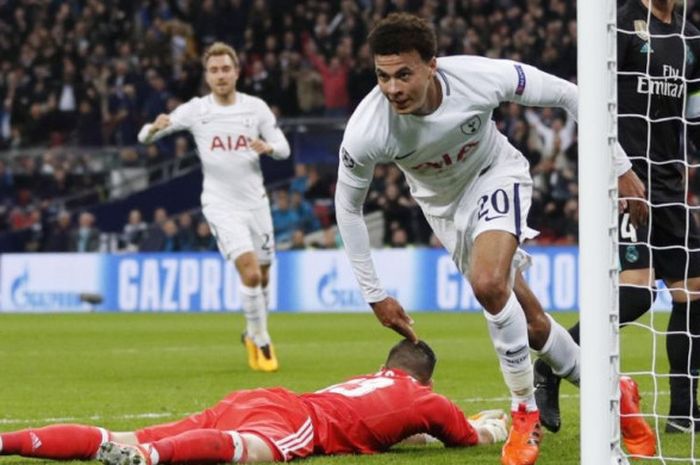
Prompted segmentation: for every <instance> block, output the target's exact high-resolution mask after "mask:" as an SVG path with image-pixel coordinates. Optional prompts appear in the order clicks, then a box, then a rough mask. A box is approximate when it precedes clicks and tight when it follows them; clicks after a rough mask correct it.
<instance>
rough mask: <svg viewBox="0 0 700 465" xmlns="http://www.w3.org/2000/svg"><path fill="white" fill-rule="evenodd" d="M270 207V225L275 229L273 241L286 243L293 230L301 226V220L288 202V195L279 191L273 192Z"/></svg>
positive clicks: (281, 190) (284, 191) (283, 191)
mask: <svg viewBox="0 0 700 465" xmlns="http://www.w3.org/2000/svg"><path fill="white" fill-rule="evenodd" d="M274 198H275V200H274V204H273V206H272V224H273V225H274V227H275V240H276V241H279V242H287V241H289V240H290V239H291V238H292V233H293V232H294V230H295V229H297V228H298V227H300V226H301V218H300V217H299V214H298V212H297V210H296V209H293V208H292V206H291V205H290V202H289V193H288V192H287V191H286V190H283V189H280V190H278V191H276V192H275V197H274Z"/></svg>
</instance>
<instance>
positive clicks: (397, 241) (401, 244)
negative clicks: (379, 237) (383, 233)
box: [389, 227, 409, 249]
mask: <svg viewBox="0 0 700 465" xmlns="http://www.w3.org/2000/svg"><path fill="white" fill-rule="evenodd" d="M408 245H409V242H408V233H407V232H406V230H405V229H404V228H401V227H399V228H396V229H394V230H393V231H392V233H391V241H390V242H389V247H394V248H399V249H403V248H405V247H407V246H408Z"/></svg>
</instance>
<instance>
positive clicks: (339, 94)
mask: <svg viewBox="0 0 700 465" xmlns="http://www.w3.org/2000/svg"><path fill="white" fill-rule="evenodd" d="M322 17H323V16H321V15H319V18H322ZM304 54H305V55H306V57H307V58H308V59H309V60H310V61H311V63H312V64H313V66H314V68H316V71H318V73H319V74H320V75H321V78H322V79H323V97H324V101H325V116H331V117H333V116H337V117H342V116H345V115H347V112H348V107H349V104H350V96H349V95H348V72H349V70H348V64H347V63H344V62H342V61H341V58H340V57H338V56H337V55H336V56H332V57H331V58H330V61H329V62H328V63H326V60H325V59H324V58H323V57H321V56H320V55H319V54H318V48H317V46H316V43H315V42H314V41H313V40H312V39H307V40H306V42H305V44H304Z"/></svg>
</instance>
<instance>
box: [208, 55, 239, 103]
mask: <svg viewBox="0 0 700 465" xmlns="http://www.w3.org/2000/svg"><path fill="white" fill-rule="evenodd" d="M206 80H207V84H208V85H209V88H210V89H211V91H212V92H213V93H214V94H215V95H217V96H219V97H228V96H229V95H231V94H232V93H233V91H234V89H235V88H236V81H237V80H238V68H237V67H236V65H234V63H233V60H232V59H231V57H230V56H228V55H214V56H213V57H210V58H209V60H207V69H206Z"/></svg>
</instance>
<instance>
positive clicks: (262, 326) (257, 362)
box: [234, 252, 279, 372]
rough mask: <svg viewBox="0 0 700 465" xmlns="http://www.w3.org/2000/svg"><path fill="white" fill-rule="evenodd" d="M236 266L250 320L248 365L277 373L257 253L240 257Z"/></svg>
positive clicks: (245, 343)
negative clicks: (268, 329)
mask: <svg viewBox="0 0 700 465" xmlns="http://www.w3.org/2000/svg"><path fill="white" fill-rule="evenodd" d="M234 263H235V265H236V270H238V274H239V276H240V277H241V284H242V286H241V300H242V304H243V312H244V313H245V317H246V331H245V333H244V335H243V344H244V345H245V347H246V351H247V353H248V365H250V367H251V368H252V369H253V370H260V371H268V372H269V371H275V370H277V368H278V367H279V364H278V362H277V356H276V354H275V349H274V346H273V345H272V341H271V340H270V334H269V333H268V331H267V307H266V304H265V295H264V293H263V288H262V283H263V272H262V270H261V266H260V263H259V261H258V258H257V256H256V255H255V253H254V252H245V253H243V254H241V255H239V256H238V257H237V258H236V260H235V262H234ZM266 275H267V270H266Z"/></svg>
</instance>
